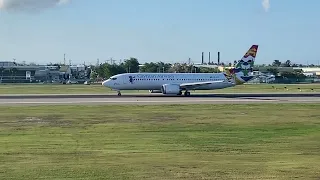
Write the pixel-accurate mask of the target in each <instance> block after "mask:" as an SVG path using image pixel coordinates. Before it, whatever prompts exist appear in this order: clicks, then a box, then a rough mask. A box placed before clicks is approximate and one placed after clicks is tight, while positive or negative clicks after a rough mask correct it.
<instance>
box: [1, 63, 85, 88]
mask: <svg viewBox="0 0 320 180" xmlns="http://www.w3.org/2000/svg"><path fill="white" fill-rule="evenodd" d="M0 73H1V74H0V75H1V78H0V83H84V82H86V81H88V80H89V79H90V73H91V70H90V67H88V66H85V65H71V66H68V65H66V66H64V65H21V64H17V63H15V62H10V61H2V62H0Z"/></svg>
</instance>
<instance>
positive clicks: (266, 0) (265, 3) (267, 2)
mask: <svg viewBox="0 0 320 180" xmlns="http://www.w3.org/2000/svg"><path fill="white" fill-rule="evenodd" d="M262 6H263V8H264V10H265V11H266V12H268V11H269V9H270V0H262Z"/></svg>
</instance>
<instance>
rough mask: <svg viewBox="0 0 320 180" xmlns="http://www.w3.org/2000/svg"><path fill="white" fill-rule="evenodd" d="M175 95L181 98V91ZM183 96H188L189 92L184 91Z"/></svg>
mask: <svg viewBox="0 0 320 180" xmlns="http://www.w3.org/2000/svg"><path fill="white" fill-rule="evenodd" d="M177 95H179V96H181V95H182V91H180V92H179V93H178V94H177ZM183 95H184V96H190V92H189V91H185V92H184V93H183Z"/></svg>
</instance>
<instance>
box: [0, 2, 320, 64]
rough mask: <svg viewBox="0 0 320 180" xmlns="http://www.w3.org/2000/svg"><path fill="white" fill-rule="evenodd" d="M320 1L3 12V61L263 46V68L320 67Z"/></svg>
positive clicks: (226, 54)
mask: <svg viewBox="0 0 320 180" xmlns="http://www.w3.org/2000/svg"><path fill="white" fill-rule="evenodd" d="M319 9H320V1H319V0H308V3H306V2H305V1H300V0H296V1H293V0H270V9H269V11H268V12H266V11H265V10H264V9H263V7H262V0H135V1H133V0H73V1H72V2H71V3H69V4H66V5H63V6H59V7H54V8H50V9H45V10H43V11H41V12H37V13H27V12H7V11H2V12H0V39H1V43H0V49H1V51H0V60H2V61H3V60H9V61H11V60H12V59H13V58H15V59H16V60H17V61H19V62H22V61H26V62H36V63H40V64H44V63H48V62H63V54H64V53H66V57H67V60H69V59H71V60H72V63H83V62H84V61H85V62H86V64H90V63H92V64H95V63H96V61H97V58H99V59H100V62H103V61H105V60H107V59H110V58H113V59H124V58H129V57H136V58H138V59H139V61H140V62H142V63H143V62H148V61H164V62H187V61H188V58H189V57H190V58H191V60H192V61H193V62H195V63H197V62H201V52H202V51H203V52H205V61H208V57H207V56H208V55H207V54H208V52H209V51H210V52H211V60H212V61H216V59H217V52H218V51H220V52H221V61H223V62H232V61H233V60H235V59H240V58H241V57H242V56H243V54H244V53H245V51H246V50H247V49H248V48H249V47H250V46H251V45H252V44H259V51H258V54H257V58H256V63H257V64H262V63H266V64H269V63H272V61H273V60H274V59H279V60H281V61H285V60H287V59H290V60H291V61H292V62H295V63H307V62H308V63H309V64H311V63H314V64H318V62H319V60H320V55H319V53H317V52H318V51H319V48H318V47H319V46H318V43H319V40H320V34H319V32H320V21H319V19H318V18H319V17H320V11H319Z"/></svg>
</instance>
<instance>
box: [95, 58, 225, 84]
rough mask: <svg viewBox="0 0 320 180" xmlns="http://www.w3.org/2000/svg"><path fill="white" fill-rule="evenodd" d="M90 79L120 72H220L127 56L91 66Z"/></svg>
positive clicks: (214, 69)
mask: <svg viewBox="0 0 320 180" xmlns="http://www.w3.org/2000/svg"><path fill="white" fill-rule="evenodd" d="M91 69H92V73H91V79H93V80H95V79H97V78H98V79H106V78H109V77H111V76H113V75H116V74H121V73H137V72H147V73H174V72H175V73H188V72H189V73H190V72H191V73H218V72H221V71H220V70H219V69H218V68H207V67H195V66H193V65H188V64H187V63H174V64H171V63H164V62H156V63H154V62H150V63H145V64H142V65H141V64H140V63H139V61H138V59H136V58H129V59H126V60H124V61H123V62H122V63H120V64H109V63H101V64H100V65H98V66H92V67H91Z"/></svg>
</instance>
